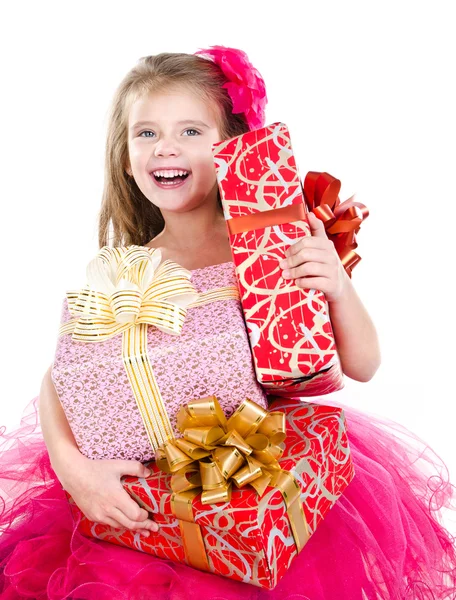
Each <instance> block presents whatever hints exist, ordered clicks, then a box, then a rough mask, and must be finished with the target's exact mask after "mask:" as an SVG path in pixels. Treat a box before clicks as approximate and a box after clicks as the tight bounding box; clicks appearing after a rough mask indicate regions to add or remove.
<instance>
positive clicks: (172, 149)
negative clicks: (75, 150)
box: [154, 138, 179, 156]
mask: <svg viewBox="0 0 456 600" xmlns="http://www.w3.org/2000/svg"><path fill="white" fill-rule="evenodd" d="M154 154H155V156H178V154H179V147H178V144H176V142H175V141H174V140H171V139H169V138H163V139H161V140H159V141H158V142H157V143H156V145H155V152H154Z"/></svg>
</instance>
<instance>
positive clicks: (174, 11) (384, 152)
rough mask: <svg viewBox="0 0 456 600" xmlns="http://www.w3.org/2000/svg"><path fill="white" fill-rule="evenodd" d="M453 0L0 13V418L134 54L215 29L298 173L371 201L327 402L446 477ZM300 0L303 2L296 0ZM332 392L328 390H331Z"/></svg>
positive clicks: (181, 47) (452, 457)
mask: <svg viewBox="0 0 456 600" xmlns="http://www.w3.org/2000/svg"><path fill="white" fill-rule="evenodd" d="M451 4H452V3H451V2H439V1H434V2H433V3H432V5H431V3H430V2H429V3H422V2H414V3H412V2H401V1H395V2H385V1H383V2H379V3H376V4H375V5H374V4H373V3H371V2H361V1H360V2H350V1H349V2H332V3H328V2H321V1H320V2H314V1H312V2H307V1H306V2H299V3H298V2H296V3H295V5H293V6H290V3H285V2H282V3H280V5H277V4H276V3H269V4H268V3H265V2H264V1H263V2H246V1H245V0H244V1H242V2H239V1H233V0H230V2H229V3H216V2H213V1H211V2H201V1H200V2H198V1H196V2H193V3H191V2H180V3H179V2H176V1H174V2H172V3H157V2H151V1H150V0H149V1H148V2H134V1H133V2H128V3H127V2H109V3H108V2H88V1H80V2H78V3H75V4H72V5H70V3H57V2H55V3H51V2H37V3H34V2H28V3H16V4H15V5H14V6H13V5H12V4H11V3H10V4H9V6H8V8H6V9H5V8H3V9H2V14H1V15H0V17H1V18H0V21H1V31H0V33H1V35H0V67H1V69H0V77H1V81H2V88H3V91H2V94H1V96H0V102H1V110H0V131H1V140H0V152H1V162H0V164H1V169H2V173H1V175H2V176H1V179H0V185H1V221H2V242H3V252H2V257H3V258H2V272H1V281H2V293H1V295H0V302H1V306H0V310H1V313H0V314H1V319H2V342H3V343H2V346H3V357H2V361H1V363H0V364H1V369H2V372H1V382H2V387H3V390H2V391H3V393H2V400H1V404H0V423H3V424H4V425H6V426H7V427H8V428H14V427H16V426H17V425H18V424H19V420H20V415H21V412H22V409H23V408H24V407H25V405H26V404H27V403H28V402H29V401H30V400H31V399H32V398H33V397H35V396H37V395H38V392H39V388H40V384H41V379H42V377H43V375H44V372H45V371H46V369H47V367H48V366H49V365H50V364H51V362H52V360H53V355H54V349H55V344H56V339H57V331H58V326H59V321H60V309H61V305H62V300H63V298H64V296H65V290H66V289H72V288H75V287H76V288H77V287H79V286H81V285H83V284H84V283H85V267H86V264H87V263H88V261H89V260H90V259H91V258H93V256H94V255H95V254H96V252H97V251H98V242H97V216H98V210H99V207H100V202H101V194H102V189H103V177H104V173H103V169H104V138H105V130H106V124H107V113H108V108H109V103H110V101H111V98H112V95H113V93H114V90H115V88H116V86H117V85H118V83H119V82H120V80H121V79H122V77H123V76H124V75H125V74H126V72H127V71H128V70H129V69H130V68H131V67H133V66H134V64H135V63H136V61H137V59H138V58H139V57H141V56H145V55H148V54H155V53H159V52H162V51H171V52H189V53H193V52H195V51H196V50H197V49H198V48H205V47H208V46H209V45H214V44H219V45H226V46H231V47H237V48H241V49H243V50H245V51H246V52H247V54H248V55H249V57H250V59H251V61H252V62H253V64H254V65H255V66H256V67H257V68H258V70H259V71H260V72H261V74H262V75H263V77H264V79H265V80H266V84H267V90H268V96H269V104H268V108H267V114H266V117H267V122H268V123H272V122H274V121H283V122H285V123H286V124H287V125H288V126H289V128H290V131H291V136H292V143H293V147H294V151H295V155H296V159H297V163H298V167H299V170H300V175H301V177H302V178H303V177H304V175H305V173H306V172H307V171H309V170H316V171H327V172H329V173H331V174H332V175H334V176H336V177H338V178H339V179H341V180H342V191H341V195H340V197H341V200H345V199H346V198H348V197H349V196H351V195H352V194H353V193H356V196H357V198H356V199H357V200H358V201H360V202H363V203H365V204H366V205H367V206H368V208H369V209H370V216H369V217H368V219H367V220H366V221H365V223H364V224H363V225H362V228H361V231H360V233H359V235H358V242H359V248H358V251H359V253H360V255H361V256H362V262H361V263H360V264H359V265H358V266H357V267H356V269H355V271H354V276H353V281H354V284H355V287H356V288H357V290H358V293H359V294H360V296H361V298H362V300H363V302H364V303H365V305H366V307H367V309H368V311H369V312H370V314H371V316H372V318H373V320H374V322H375V324H376V326H377V329H378V332H379V336H380V342H381V347H382V356H383V362H382V365H381V367H380V369H379V371H378V372H377V374H376V376H375V377H374V379H373V380H372V381H370V382H369V383H358V382H355V381H351V380H348V379H347V384H346V389H345V390H344V391H342V392H339V393H338V396H337V398H338V399H340V401H341V402H343V403H346V404H350V405H352V406H356V407H360V408H362V409H363V410H366V411H369V412H372V413H376V414H382V415H385V416H388V417H390V418H393V419H395V420H396V421H398V422H399V423H402V424H403V425H405V426H407V427H409V428H410V429H412V430H413V431H414V432H416V433H417V434H418V435H420V436H421V437H423V438H424V439H425V440H427V442H428V443H429V444H430V445H431V446H432V447H433V448H434V450H435V451H436V452H437V453H438V454H440V455H441V457H442V458H443V459H444V460H445V462H446V463H447V465H448V466H449V468H450V473H451V476H452V479H453V481H455V482H456V453H455V452H454V422H455V417H456V408H455V403H456V391H455V385H454V372H455V369H456V361H455V342H454V340H455V334H456V327H455V302H454V285H452V284H454V279H455V277H454V274H455V251H454V239H455V227H456V220H455V216H456V214H455V209H454V203H455V200H456V198H455V191H454V186H455V177H454V175H455V170H454V169H455V158H456V157H455V140H456V126H455V116H454V107H455V106H456V97H455V92H454V68H455V67H454V57H455V56H456V47H455V46H456V44H455V41H454V40H455V36H454V25H453V23H454V22H453V20H452V19H450V5H451ZM298 7H299V8H298ZM333 398H334V395H333Z"/></svg>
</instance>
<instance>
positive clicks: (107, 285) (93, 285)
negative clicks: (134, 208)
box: [66, 245, 199, 342]
mask: <svg viewBox="0 0 456 600" xmlns="http://www.w3.org/2000/svg"><path fill="white" fill-rule="evenodd" d="M190 277H191V272H190V271H188V270H187V269H184V268H183V267H181V266H180V265H178V264H177V263H174V262H173V261H170V260H165V261H164V262H163V263H161V251H160V250H159V249H156V248H146V247H144V246H135V245H131V246H127V247H116V248H110V247H109V246H104V247H103V248H102V249H101V250H100V251H99V252H98V254H97V256H96V257H95V258H94V259H93V260H92V261H91V262H90V263H89V265H88V267H87V281H88V285H87V286H85V287H84V288H83V289H81V290H79V291H76V292H75V291H69V292H67V294H66V295H67V300H68V308H69V311H70V313H71V314H72V315H73V316H74V317H75V319H73V320H72V321H71V326H73V325H74V328H72V331H71V332H72V334H73V335H72V337H73V339H75V340H78V341H83V342H99V341H103V340H107V339H109V338H111V337H114V336H116V335H118V334H119V333H122V332H124V331H126V330H128V329H129V328H131V327H134V326H136V325H141V324H147V325H153V326H155V327H157V328H158V329H160V330H161V331H164V332H165V333H170V334H175V335H179V334H180V332H181V330H182V326H183V324H184V320H185V317H186V314H187V311H186V307H188V306H189V305H190V304H192V303H193V302H195V301H196V300H197V299H198V297H199V294H198V292H197V291H196V289H195V287H194V285H193V284H192V283H191V282H190Z"/></svg>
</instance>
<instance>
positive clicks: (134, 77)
mask: <svg viewBox="0 0 456 600" xmlns="http://www.w3.org/2000/svg"><path fill="white" fill-rule="evenodd" d="M226 82H227V79H226V77H225V75H224V74H223V72H222V70H221V69H220V67H219V66H218V65H216V64H215V63H213V62H212V61H211V60H208V59H205V58H202V57H200V56H194V55H192V54H183V53H162V54H157V55H155V56H145V57H143V58H140V59H139V61H138V63H137V64H136V66H135V67H133V68H132V69H131V70H130V71H129V72H128V73H127V75H126V76H125V77H124V79H123V80H122V81H121V83H120V85H119V86H118V88H117V90H116V92H115V94H114V98H113V101H112V105H111V110H110V115H109V120H108V132H107V140H106V152H105V182H104V189H103V197H102V203H101V209H100V213H99V226H98V243H99V246H100V248H102V247H103V246H108V245H110V243H109V242H110V241H112V245H113V246H127V245H130V244H136V245H139V246H144V245H145V244H147V242H149V241H150V240H152V239H153V238H154V237H155V236H156V235H158V234H159V233H160V232H161V231H162V230H163V227H164V220H163V216H162V214H161V211H160V209H159V208H158V207H156V206H155V205H154V204H152V202H151V201H150V200H149V199H148V198H147V197H146V196H144V194H143V193H142V192H141V190H140V189H139V188H138V186H137V185H136V182H135V180H134V178H133V177H131V176H130V175H128V173H127V172H126V169H127V168H128V166H129V160H128V132H127V130H128V115H129V112H130V108H131V106H132V104H133V102H135V101H136V100H137V99H138V98H141V97H142V96H146V95H148V94H150V93H153V92H163V91H165V90H169V89H170V88H173V87H176V86H185V87H186V88H187V89H190V90H192V91H193V92H194V93H196V94H197V95H198V96H199V97H200V98H202V99H203V100H205V101H207V102H208V103H210V104H211V105H212V106H213V107H214V109H215V114H216V119H217V124H218V129H219V132H220V134H221V137H222V140H225V139H229V138H231V137H235V136H237V135H241V134H242V133H245V132H247V131H249V126H248V125H247V121H246V119H245V117H244V115H243V114H242V113H240V114H235V115H234V114H233V113H232V109H233V105H232V101H231V98H230V96H229V94H228V92H227V90H226V89H225V88H223V87H222V86H223V84H224V83H226ZM218 203H219V205H220V207H221V202H220V194H219V195H218ZM110 226H112V230H113V239H112V240H109V229H110Z"/></svg>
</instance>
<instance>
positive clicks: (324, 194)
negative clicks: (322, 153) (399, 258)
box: [227, 171, 369, 277]
mask: <svg viewBox="0 0 456 600" xmlns="http://www.w3.org/2000/svg"><path fill="white" fill-rule="evenodd" d="M340 187H341V183H340V180H339V179H336V178H335V177H333V176H332V175H330V174H329V173H318V172H316V171H309V172H308V173H307V175H306V178H305V180H304V186H303V194H304V199H305V204H306V206H307V208H306V207H305V205H304V204H291V205H290V206H285V207H283V208H274V209H271V210H266V211H263V212H257V213H252V214H250V215H244V216H242V217H234V218H232V219H228V220H227V226H228V230H229V232H230V234H231V235H234V234H236V233H242V232H244V231H252V230H254V229H262V228H264V227H268V226H272V225H281V224H283V223H293V222H295V221H303V220H306V221H307V217H306V216H305V215H306V212H307V211H309V212H313V213H314V215H315V216H316V217H317V218H318V219H320V221H322V222H323V225H324V226H325V231H326V235H327V236H328V238H329V239H330V240H331V241H332V242H333V243H334V246H335V248H336V251H337V254H338V255H339V258H340V260H341V262H342V264H343V265H344V269H345V271H346V272H347V275H348V276H349V277H351V274H352V271H353V269H354V268H355V267H356V265H357V264H358V263H359V261H360V260H361V257H360V256H359V255H358V254H357V253H356V252H355V251H354V250H355V248H357V247H358V244H357V242H356V234H357V233H358V231H359V228H360V225H361V222H362V221H364V219H367V217H368V216H369V210H368V208H367V207H366V206H365V205H364V204H361V202H354V201H353V198H354V196H352V197H351V198H349V199H348V200H345V202H342V203H341V202H340V200H339V191H340ZM355 207H358V208H359V209H360V210H361V216H359V215H358V212H357V211H356V208H355Z"/></svg>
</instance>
